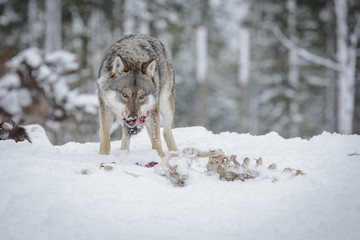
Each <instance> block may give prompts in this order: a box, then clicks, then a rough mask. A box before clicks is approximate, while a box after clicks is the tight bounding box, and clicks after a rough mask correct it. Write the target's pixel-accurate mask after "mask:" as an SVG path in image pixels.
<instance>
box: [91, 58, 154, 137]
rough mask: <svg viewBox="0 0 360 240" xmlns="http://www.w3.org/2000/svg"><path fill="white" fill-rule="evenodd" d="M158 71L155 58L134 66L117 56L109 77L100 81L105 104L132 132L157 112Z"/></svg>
mask: <svg viewBox="0 0 360 240" xmlns="http://www.w3.org/2000/svg"><path fill="white" fill-rule="evenodd" d="M155 68H156V60H155V59H150V60H148V61H147V62H143V63H137V62H135V63H134V62H131V61H126V60H125V59H124V58H122V56H121V55H119V54H118V55H117V56H115V58H114V60H113V66H112V70H111V72H109V75H108V76H107V77H101V78H100V79H99V80H98V85H99V91H102V93H101V96H102V98H103V101H105V104H106V105H107V106H108V107H109V108H110V109H111V111H112V112H113V113H114V114H115V115H116V117H117V119H118V121H119V122H120V123H122V124H124V125H125V126H126V127H127V128H129V130H131V133H136V132H137V131H138V129H141V127H142V126H143V125H144V124H145V122H146V119H147V117H148V116H149V115H150V113H151V111H152V110H154V109H156V104H157V103H156V94H157V92H156V91H157V90H156V89H157V88H156V85H155V82H154V77H155Z"/></svg>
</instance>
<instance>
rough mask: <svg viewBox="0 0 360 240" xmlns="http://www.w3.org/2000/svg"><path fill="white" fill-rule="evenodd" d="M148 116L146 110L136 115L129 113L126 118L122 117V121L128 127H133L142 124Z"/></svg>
mask: <svg viewBox="0 0 360 240" xmlns="http://www.w3.org/2000/svg"><path fill="white" fill-rule="evenodd" d="M148 116H149V113H148V112H147V113H146V114H144V115H141V116H138V115H136V114H131V115H129V116H128V117H127V118H123V121H124V122H125V124H126V125H127V126H128V127H130V128H133V127H135V126H142V125H144V124H145V122H146V119H147V117H148Z"/></svg>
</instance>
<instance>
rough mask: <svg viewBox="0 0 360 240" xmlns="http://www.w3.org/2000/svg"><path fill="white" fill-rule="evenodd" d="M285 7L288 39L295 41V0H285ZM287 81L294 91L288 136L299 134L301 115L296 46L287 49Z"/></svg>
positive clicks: (290, 107) (290, 105) (290, 104)
mask: <svg viewBox="0 0 360 240" xmlns="http://www.w3.org/2000/svg"><path fill="white" fill-rule="evenodd" d="M286 8H287V11H288V17H287V22H288V33H289V38H290V41H291V42H293V43H296V41H297V40H296V0H287V1H286ZM288 64H289V68H288V83H289V85H290V86H291V88H292V91H293V92H294V93H295V94H294V96H293V98H292V99H290V103H289V115H290V116H289V119H290V123H289V136H291V137H295V136H298V135H299V125H300V122H301V116H300V113H299V103H298V99H297V92H298V91H299V87H300V83H299V69H298V55H297V49H296V47H295V46H294V47H292V48H290V49H289V55H288Z"/></svg>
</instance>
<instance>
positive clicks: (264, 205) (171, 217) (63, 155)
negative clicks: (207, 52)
mask: <svg viewBox="0 0 360 240" xmlns="http://www.w3.org/2000/svg"><path fill="white" fill-rule="evenodd" d="M26 128H27V131H28V132H29V134H30V137H31V139H32V141H33V144H30V143H28V142H19V143H15V142H14V141H11V140H7V141H0V150H1V159H0V161H1V164H0V192H1V195H0V232H1V238H2V239H36V240H41V239H360V229H359V227H358V226H359V221H360V201H359V199H360V191H359V186H360V175H359V174H358V170H359V168H360V156H359V155H356V154H353V153H359V151H360V149H359V146H360V136H356V135H340V134H330V133H326V132H324V133H322V134H321V135H318V136H314V137H313V138H311V139H309V140H306V139H301V138H292V139H284V138H282V137H281V136H279V135H278V134H277V133H275V132H271V133H269V134H267V135H263V136H252V135H249V134H237V133H229V132H224V133H221V134H213V133H211V132H209V131H207V130H206V129H205V128H202V127H189V128H178V129H174V130H173V133H174V137H175V140H176V141H177V144H178V147H179V148H180V149H184V148H186V147H196V148H198V149H200V150H208V149H219V148H221V149H222V150H223V151H224V152H225V153H226V154H227V155H230V154H236V155H238V159H242V158H243V157H249V158H250V159H251V161H253V159H254V158H258V157H262V158H263V161H264V165H265V166H268V165H270V164H271V163H276V164H277V166H278V170H276V171H271V172H270V171H269V170H267V169H264V170H263V171H261V175H260V177H258V178H255V179H253V180H247V181H245V182H241V181H234V182H227V181H221V180H219V179H218V177H217V176H216V175H210V176H209V175H208V174H206V173H205V172H204V166H205V165H206V163H207V161H206V159H199V160H194V162H193V165H192V168H191V169H190V170H188V171H187V172H186V171H184V173H186V174H187V175H188V178H187V180H186V182H185V186H184V187H175V186H174V185H173V184H172V183H171V181H170V180H169V179H168V178H166V177H164V176H161V175H159V174H157V173H155V172H154V169H153V168H145V167H142V166H139V165H136V163H139V164H140V165H144V164H146V163H148V162H151V161H160V159H159V157H158V156H157V154H156V151H154V150H151V144H150V140H149V139H148V136H147V133H146V131H142V132H141V133H140V134H138V135H136V136H134V138H133V139H132V142H131V151H130V152H126V151H121V150H120V141H113V142H112V150H111V152H110V155H108V156H103V155H98V148H99V143H97V142H96V143H76V142H69V143H67V144H65V145H61V146H52V145H51V144H50V142H49V141H48V140H47V138H46V135H45V132H44V131H43V129H42V128H41V127H39V126H37V125H31V126H27V127H26ZM163 146H165V144H164V142H163ZM349 154H350V155H349ZM181 159H183V160H184V161H186V159H184V156H181V157H179V158H177V159H174V160H172V161H173V163H175V164H176V162H178V161H179V160H181ZM113 162H114V163H113ZM101 163H104V164H108V165H111V166H113V169H112V170H111V171H106V170H105V169H104V168H99V166H100V164H101ZM285 167H291V168H296V169H301V170H302V171H303V172H305V173H306V175H304V176H296V177H294V176H290V175H287V174H284V173H281V170H282V169H284V168H285ZM273 176H276V177H277V178H278V181H277V182H276V183H272V182H271V179H272V178H271V177H273Z"/></svg>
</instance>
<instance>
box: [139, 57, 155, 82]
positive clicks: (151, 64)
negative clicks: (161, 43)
mask: <svg viewBox="0 0 360 240" xmlns="http://www.w3.org/2000/svg"><path fill="white" fill-rule="evenodd" d="M155 67H156V61H155V59H154V58H153V59H150V60H149V61H147V62H145V63H143V64H142V66H141V72H142V73H143V74H147V75H149V76H150V77H152V78H153V77H154V76H155Z"/></svg>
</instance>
